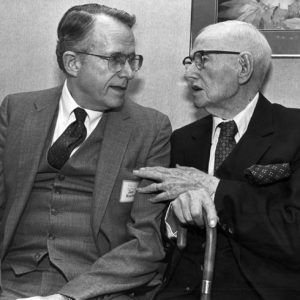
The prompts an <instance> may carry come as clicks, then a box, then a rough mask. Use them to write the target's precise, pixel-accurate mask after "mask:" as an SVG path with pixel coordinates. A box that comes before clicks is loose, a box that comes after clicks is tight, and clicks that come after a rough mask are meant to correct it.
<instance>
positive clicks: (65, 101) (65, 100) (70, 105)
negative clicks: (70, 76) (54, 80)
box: [59, 80, 103, 122]
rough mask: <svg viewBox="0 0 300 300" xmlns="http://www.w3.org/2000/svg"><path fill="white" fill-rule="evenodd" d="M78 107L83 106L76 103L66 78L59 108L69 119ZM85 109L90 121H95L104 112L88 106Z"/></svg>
mask: <svg viewBox="0 0 300 300" xmlns="http://www.w3.org/2000/svg"><path fill="white" fill-rule="evenodd" d="M77 107H81V106H80V105H78V104H77V103H76V101H75V100H74V98H73V97H72V95H71V93H70V91H69V89H68V86H67V80H65V83H64V86H63V89H62V93H61V101H60V103H59V110H61V111H62V114H63V115H64V116H65V117H66V118H67V119H69V118H70V116H71V114H72V112H73V111H74V109H75V108H77ZM81 108H83V107H81ZM83 109H84V110H85V111H86V113H87V117H88V119H89V121H90V122H93V121H94V120H95V119H97V118H99V117H100V116H102V115H103V112H101V111H95V110H90V109H86V108H83Z"/></svg>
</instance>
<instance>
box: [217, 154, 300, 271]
mask: <svg viewBox="0 0 300 300" xmlns="http://www.w3.org/2000/svg"><path fill="white" fill-rule="evenodd" d="M291 166H292V170H293V172H292V175H291V176H290V177H289V178H288V179H287V180H282V181H279V182H277V183H273V184H269V185H267V186H256V185H252V184H250V183H248V182H244V181H235V180H221V181H220V183H219V186H218V188H217V191H216V195H215V204H216V208H217V211H218V216H219V223H220V225H221V226H220V227H221V229H222V230H224V232H225V233H226V234H227V235H228V236H229V237H230V238H232V239H234V240H235V241H236V242H237V243H239V244H240V245H241V246H243V247H246V248H248V249H250V250H251V252H252V253H254V254H256V255H258V256H261V257H264V258H268V259H271V260H275V261H280V262H281V264H284V265H286V266H289V267H292V268H297V269H299V267H300V255H299V253H300V241H299V233H300V184H299V183H300V153H299V152H298V154H297V157H296V159H295V160H294V162H293V163H291ZM258 245H259V246H258Z"/></svg>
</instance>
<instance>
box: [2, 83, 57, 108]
mask: <svg viewBox="0 0 300 300" xmlns="http://www.w3.org/2000/svg"><path fill="white" fill-rule="evenodd" d="M61 91H62V86H58V87H54V88H50V89H45V90H39V91H32V92H23V93H16V94H10V95H7V96H6V97H5V98H4V100H3V102H7V105H9V106H13V107H14V106H26V105H28V104H29V102H30V103H33V102H35V101H36V100H39V99H42V100H44V99H48V98H51V97H57V96H59V95H60V94H61Z"/></svg>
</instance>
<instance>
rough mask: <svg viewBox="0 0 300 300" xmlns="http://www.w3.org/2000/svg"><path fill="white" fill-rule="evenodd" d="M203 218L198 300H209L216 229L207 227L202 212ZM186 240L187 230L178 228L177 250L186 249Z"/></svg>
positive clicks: (206, 221)
mask: <svg viewBox="0 0 300 300" xmlns="http://www.w3.org/2000/svg"><path fill="white" fill-rule="evenodd" d="M203 216H204V222H205V227H206V245H205V254H204V268H203V276H202V286H201V297H200V300H210V299H211V288H212V280H213V274H214V265H215V254H216V246H217V228H216V227H214V228H211V227H210V226H209V225H208V220H207V216H206V212H205V211H203ZM186 239H187V229H186V228H184V227H182V226H179V228H178V231H177V247H178V248H179V249H181V250H182V249H184V248H185V247H186Z"/></svg>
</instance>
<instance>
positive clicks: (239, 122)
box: [212, 93, 259, 139]
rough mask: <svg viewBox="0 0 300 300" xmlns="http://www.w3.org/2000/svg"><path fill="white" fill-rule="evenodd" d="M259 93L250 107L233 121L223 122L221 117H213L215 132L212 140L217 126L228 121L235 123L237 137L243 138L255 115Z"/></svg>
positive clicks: (249, 104) (214, 131)
mask: <svg viewBox="0 0 300 300" xmlns="http://www.w3.org/2000/svg"><path fill="white" fill-rule="evenodd" d="M258 97H259V93H257V94H256V95H255V96H254V98H253V100H252V101H250V102H249V103H248V105H247V106H246V107H245V108H244V109H243V110H242V111H241V112H239V113H238V114H237V115H236V116H235V117H234V118H233V119H230V120H223V119H221V118H219V117H216V116H214V117H213V128H212V129H213V131H212V139H213V138H214V135H215V133H216V128H217V126H218V125H219V124H220V123H222V122H228V121H231V120H233V121H235V123H236V126H237V129H238V133H237V135H238V136H239V137H240V138H241V137H242V136H243V134H244V133H245V132H246V130H247V128H248V125H249V122H250V119H251V117H252V115H253V112H254V109H255V107H256V104H257V101H258Z"/></svg>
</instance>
